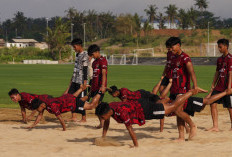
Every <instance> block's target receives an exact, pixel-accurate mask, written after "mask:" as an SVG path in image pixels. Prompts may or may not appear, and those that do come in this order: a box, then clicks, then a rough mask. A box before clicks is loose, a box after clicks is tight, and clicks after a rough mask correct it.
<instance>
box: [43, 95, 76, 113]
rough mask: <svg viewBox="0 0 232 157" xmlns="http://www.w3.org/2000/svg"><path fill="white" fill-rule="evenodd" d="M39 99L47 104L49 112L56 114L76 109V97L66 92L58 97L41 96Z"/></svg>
mask: <svg viewBox="0 0 232 157" xmlns="http://www.w3.org/2000/svg"><path fill="white" fill-rule="evenodd" d="M39 100H41V101H43V102H44V103H45V104H46V110H47V111H48V112H49V113H52V114H55V115H56V116H58V115H60V114H61V113H64V112H68V111H75V109H76V97H75V96H73V95H72V94H64V95H62V96H61V97H57V98H50V97H46V96H43V97H39Z"/></svg>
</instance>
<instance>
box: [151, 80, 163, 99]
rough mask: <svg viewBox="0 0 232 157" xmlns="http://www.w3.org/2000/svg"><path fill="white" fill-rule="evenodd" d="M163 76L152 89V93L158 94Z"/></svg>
mask: <svg viewBox="0 0 232 157" xmlns="http://www.w3.org/2000/svg"><path fill="white" fill-rule="evenodd" d="M163 78H164V77H163V76H162V77H161V79H160V81H159V82H158V83H157V84H156V85H155V86H154V87H153V89H152V93H153V94H155V95H157V93H158V91H159V88H160V85H161V82H162V80H163Z"/></svg>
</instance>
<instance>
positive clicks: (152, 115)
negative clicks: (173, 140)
mask: <svg viewBox="0 0 232 157" xmlns="http://www.w3.org/2000/svg"><path fill="white" fill-rule="evenodd" d="M141 106H142V108H143V112H144V116H145V119H146V120H150V119H163V118H164V115H165V110H164V106H163V104H162V103H154V102H150V103H146V104H145V103H143V104H141Z"/></svg>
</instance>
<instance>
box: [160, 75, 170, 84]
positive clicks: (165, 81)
mask: <svg viewBox="0 0 232 157" xmlns="http://www.w3.org/2000/svg"><path fill="white" fill-rule="evenodd" d="M168 84H169V78H167V77H166V76H165V77H164V78H163V80H162V82H161V86H167V85H168Z"/></svg>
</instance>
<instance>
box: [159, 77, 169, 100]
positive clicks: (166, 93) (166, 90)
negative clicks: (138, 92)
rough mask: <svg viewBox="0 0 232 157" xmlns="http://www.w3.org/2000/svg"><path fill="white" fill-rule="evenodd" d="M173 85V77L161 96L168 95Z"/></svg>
mask: <svg viewBox="0 0 232 157" xmlns="http://www.w3.org/2000/svg"><path fill="white" fill-rule="evenodd" d="M171 87H172V79H169V83H168V85H167V87H166V88H164V90H163V91H162V93H161V94H160V98H165V97H166V96H167V95H168V92H169V91H170V88H171Z"/></svg>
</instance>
